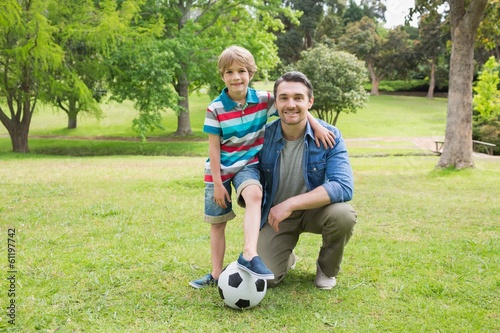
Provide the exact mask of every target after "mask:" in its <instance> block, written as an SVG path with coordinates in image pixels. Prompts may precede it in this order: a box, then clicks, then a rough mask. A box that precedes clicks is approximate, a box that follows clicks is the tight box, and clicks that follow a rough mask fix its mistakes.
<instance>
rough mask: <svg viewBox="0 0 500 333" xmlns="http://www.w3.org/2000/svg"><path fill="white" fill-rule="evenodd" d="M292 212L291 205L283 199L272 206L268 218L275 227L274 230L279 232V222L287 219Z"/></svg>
mask: <svg viewBox="0 0 500 333" xmlns="http://www.w3.org/2000/svg"><path fill="white" fill-rule="evenodd" d="M292 213H293V210H291V209H290V206H289V205H288V204H287V202H286V201H283V202H282V203H280V204H277V205H276V206H274V207H273V208H271V210H270V211H269V216H268V217H267V219H268V221H269V224H270V225H271V227H272V228H273V229H274V231H276V232H278V231H279V224H280V223H281V222H282V221H283V220H285V219H287V218H288V217H289V216H290V215H291V214H292Z"/></svg>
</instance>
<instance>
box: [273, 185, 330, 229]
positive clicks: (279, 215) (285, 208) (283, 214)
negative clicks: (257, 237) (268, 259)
mask: <svg viewBox="0 0 500 333" xmlns="http://www.w3.org/2000/svg"><path fill="white" fill-rule="evenodd" d="M330 203H331V200H330V196H329V195H328V193H327V192H326V190H325V188H324V187H323V186H318V187H317V188H315V189H314V190H312V191H311V192H307V193H304V194H299V195H296V196H294V197H291V198H288V199H287V200H285V201H283V202H281V203H279V204H277V205H276V206H274V207H272V208H271V210H270V211H269V216H268V221H269V224H270V225H271V227H273V229H274V230H275V231H276V232H277V231H278V230H279V224H280V223H281V222H282V221H283V220H285V219H287V218H288V217H289V216H290V215H291V214H292V213H293V212H294V211H296V210H308V209H314V208H319V207H323V206H326V205H328V204H330Z"/></svg>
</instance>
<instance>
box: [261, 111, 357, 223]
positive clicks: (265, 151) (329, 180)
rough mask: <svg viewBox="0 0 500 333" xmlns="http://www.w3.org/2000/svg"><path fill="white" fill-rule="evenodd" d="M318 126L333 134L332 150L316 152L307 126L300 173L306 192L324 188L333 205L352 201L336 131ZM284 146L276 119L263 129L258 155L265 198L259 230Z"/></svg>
mask: <svg viewBox="0 0 500 333" xmlns="http://www.w3.org/2000/svg"><path fill="white" fill-rule="evenodd" d="M318 122H319V123H320V124H321V125H322V126H324V127H326V128H327V129H329V130H330V131H331V132H333V133H334V134H335V146H334V147H333V148H328V149H325V147H324V146H323V145H322V144H321V146H320V147H319V148H318V147H316V143H315V142H314V132H313V130H312V128H311V126H310V125H309V122H308V123H307V128H306V133H305V135H304V143H305V145H304V156H303V158H302V161H303V169H304V179H305V181H306V186H307V191H311V190H313V189H315V188H316V187H318V186H323V187H324V188H325V189H326V191H327V192H328V195H329V197H330V201H331V202H332V203H335V202H344V201H349V200H351V199H352V196H353V190H354V179H353V174H352V168H351V163H350V162H349V156H348V154H347V149H346V146H345V142H344V139H343V138H342V134H341V133H340V131H339V130H338V128H336V127H334V126H332V125H330V124H328V123H326V122H324V121H322V120H318ZM284 145H285V141H284V139H283V136H282V134H281V122H280V120H279V119H277V120H275V121H273V122H272V123H269V124H268V125H266V130H265V136H264V146H263V147H262V149H261V151H260V152H259V168H260V171H261V183H262V186H263V190H264V194H263V198H262V220H261V224H260V227H261V228H262V227H263V226H264V224H265V223H266V221H267V217H268V215H269V211H270V210H271V205H272V203H273V201H274V197H275V195H276V191H277V189H278V182H279V179H280V175H279V172H280V153H281V150H282V149H283V147H284Z"/></svg>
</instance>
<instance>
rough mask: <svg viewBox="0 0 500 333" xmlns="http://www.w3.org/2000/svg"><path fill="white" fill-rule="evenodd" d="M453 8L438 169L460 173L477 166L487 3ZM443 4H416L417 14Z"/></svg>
mask: <svg viewBox="0 0 500 333" xmlns="http://www.w3.org/2000/svg"><path fill="white" fill-rule="evenodd" d="M446 2H447V3H448V4H449V6H450V14H449V20H450V24H451V40H452V48H451V58H450V80H449V82H450V83H449V88H448V113H447V116H446V132H445V139H444V141H445V142H446V144H445V145H444V147H443V153H442V154H441V157H440V159H439V161H438V163H437V165H436V166H437V167H441V168H446V167H454V168H457V169H461V168H468V167H472V166H474V162H473V160H472V81H473V74H474V43H475V38H476V33H477V30H478V27H479V24H480V23H481V20H482V18H483V15H484V12H485V10H486V6H487V5H488V0H447V1H446ZM442 3H443V1H441V0H436V1H427V0H417V1H416V3H415V5H416V7H415V8H414V10H412V11H411V12H410V13H413V12H414V11H415V10H416V11H418V10H420V11H421V12H424V11H426V10H428V9H429V8H435V7H436V6H437V5H440V4H442Z"/></svg>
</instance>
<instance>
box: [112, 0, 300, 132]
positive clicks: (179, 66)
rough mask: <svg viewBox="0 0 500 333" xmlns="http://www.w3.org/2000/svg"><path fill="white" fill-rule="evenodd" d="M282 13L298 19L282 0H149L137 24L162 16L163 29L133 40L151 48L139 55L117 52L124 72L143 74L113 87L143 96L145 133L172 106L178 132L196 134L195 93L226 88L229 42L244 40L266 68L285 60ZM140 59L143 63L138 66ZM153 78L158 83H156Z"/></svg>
mask: <svg viewBox="0 0 500 333" xmlns="http://www.w3.org/2000/svg"><path fill="white" fill-rule="evenodd" d="M280 14H281V15H283V16H284V17H287V18H289V19H290V20H292V21H294V22H295V21H296V18H295V16H294V15H295V14H294V13H293V12H292V11H291V10H290V8H283V7H281V1H278V0H272V1H262V0H252V1H246V2H240V1H233V0H217V1H206V0H205V1H193V0H189V1H184V2H179V3H177V2H168V1H161V2H158V1H153V0H148V1H146V3H145V5H144V6H143V8H142V11H141V17H140V19H139V20H137V23H136V26H137V29H140V28H142V27H144V26H145V25H146V26H147V25H149V24H150V22H151V21H152V20H154V19H155V17H156V16H157V17H159V19H160V20H161V21H162V29H161V34H159V35H158V36H156V38H154V39H153V40H152V41H147V42H145V43H142V42H141V41H138V40H136V41H135V42H134V43H133V44H132V43H130V44H129V45H130V47H137V48H145V50H136V51H135V56H137V57H134V58H129V57H128V53H129V52H130V48H129V47H127V48H125V49H122V50H117V54H115V55H114V58H115V59H119V62H118V63H120V64H121V66H119V67H120V68H127V67H128V68H131V73H125V72H122V73H123V74H124V75H129V74H132V75H133V72H134V71H139V75H137V77H135V78H130V79H128V80H126V81H125V82H116V81H115V83H116V84H115V85H114V87H113V89H117V90H118V91H119V94H120V98H121V99H122V100H123V99H125V98H128V99H132V100H138V99H141V100H140V101H139V102H138V104H137V105H138V108H139V117H138V118H137V119H136V122H135V128H136V129H137V130H138V132H139V134H140V135H141V136H142V137H144V136H145V133H146V131H147V130H149V129H151V128H161V123H160V121H161V115H162V112H164V111H166V110H167V109H171V110H175V111H176V112H177V115H178V119H177V125H178V126H177V131H176V134H177V135H179V136H185V135H189V134H191V133H192V129H191V124H190V118H189V112H190V107H189V99H188V97H189V93H190V92H191V91H193V90H195V89H199V88H201V87H206V86H212V87H211V88H210V89H209V91H211V92H214V91H219V92H220V90H219V87H221V85H222V82H221V79H220V77H219V74H218V71H217V67H216V62H217V58H218V56H219V54H220V53H221V52H222V51H223V50H224V48H226V47H227V46H230V45H233V44H238V45H241V46H243V47H246V48H247V49H249V50H250V51H251V52H252V54H253V55H254V57H255V58H256V62H257V66H258V67H259V69H260V71H261V73H265V71H266V70H268V69H272V68H274V67H275V66H276V64H277V63H278V62H279V59H278V57H277V51H276V46H275V45H274V43H273V41H274V39H275V36H274V32H275V31H279V30H280V29H282V28H283V25H282V23H281V20H280V19H279V15H280ZM249 36H251V38H249ZM153 44H155V45H154V46H152V45H153ZM151 47H153V48H156V49H159V50H161V52H162V57H163V58H162V59H161V60H160V59H159V60H160V62H161V63H160V64H155V63H152V62H151V61H150V58H151V53H150V51H149V49H150V48H151ZM120 53H123V54H120ZM167 54H168V56H167ZM167 58H168V59H167ZM137 62H138V63H140V64H141V68H138V67H137V66H136V65H135V63H137ZM153 75H154V76H163V77H161V78H160V77H152V76H153ZM264 76H265V74H264ZM131 82H133V83H134V84H135V83H136V84H137V85H140V86H141V89H140V91H139V92H137V93H136V92H134V88H133V87H129V88H127V87H124V85H127V84H128V83H131ZM152 82H153V83H154V82H156V83H158V84H150V83H152ZM118 85H121V86H122V87H118ZM137 85H134V86H137ZM172 89H173V90H172ZM162 95H165V96H162Z"/></svg>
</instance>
